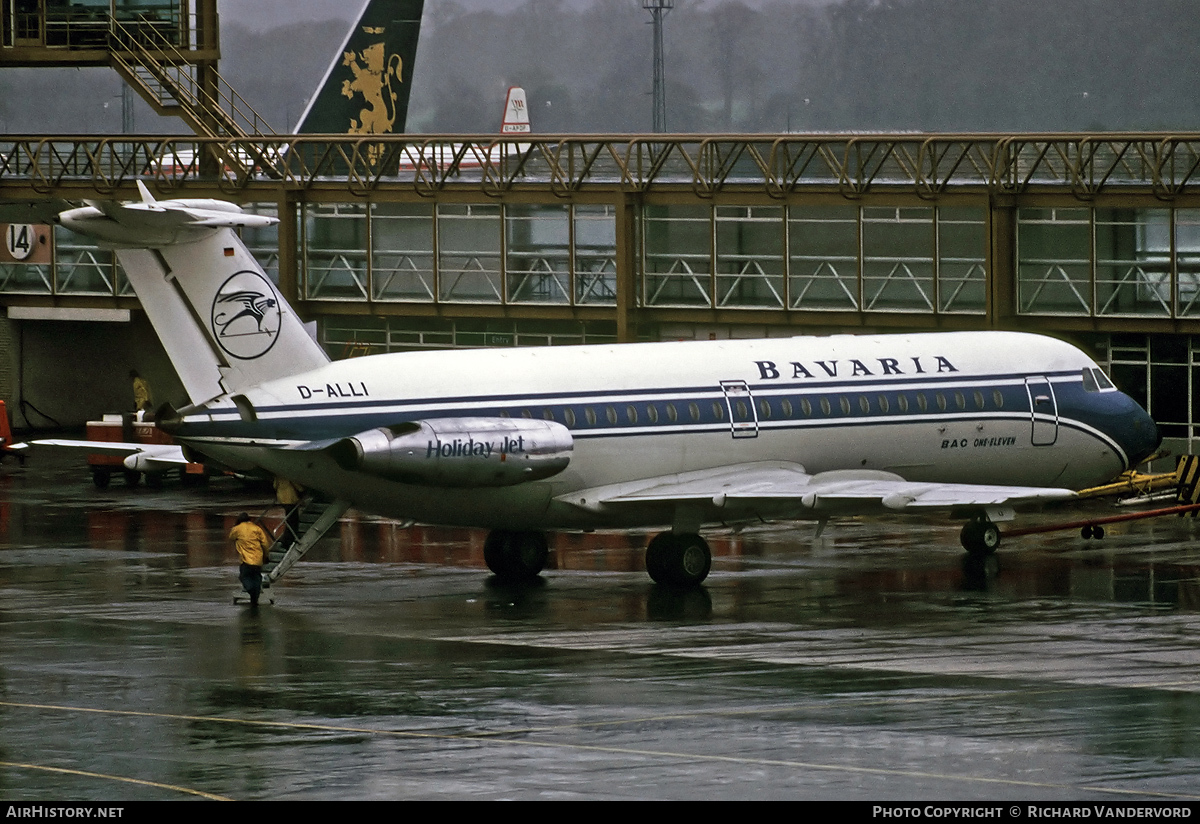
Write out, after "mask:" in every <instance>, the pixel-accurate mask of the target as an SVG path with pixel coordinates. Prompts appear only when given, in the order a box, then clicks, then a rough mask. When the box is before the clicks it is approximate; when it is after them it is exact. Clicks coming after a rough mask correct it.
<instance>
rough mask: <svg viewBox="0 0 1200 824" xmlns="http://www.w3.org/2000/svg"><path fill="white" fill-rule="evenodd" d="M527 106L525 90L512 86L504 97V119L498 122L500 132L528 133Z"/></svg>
mask: <svg viewBox="0 0 1200 824" xmlns="http://www.w3.org/2000/svg"><path fill="white" fill-rule="evenodd" d="M529 132H530V127H529V106H528V105H527V103H526V101H525V90H524V89H522V88H521V87H520V86H512V87H510V88H509V90H508V96H507V97H506V98H505V99H504V120H503V122H502V123H501V124H500V133H501V134H529Z"/></svg>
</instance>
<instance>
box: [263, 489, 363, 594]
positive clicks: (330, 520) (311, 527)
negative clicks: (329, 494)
mask: <svg viewBox="0 0 1200 824" xmlns="http://www.w3.org/2000/svg"><path fill="white" fill-rule="evenodd" d="M349 508H350V502H349V501H340V500H339V501H333V502H332V503H330V502H328V501H318V500H315V499H314V498H312V497H311V496H306V497H304V498H301V499H300V502H299V503H297V504H295V505H293V506H292V507H289V508H288V509H287V514H286V516H285V517H284V520H283V525H282V528H281V529H280V530H279V531H278V533H277V534H276V535H275V541H274V543H272V544H271V547H270V550H269V551H268V559H267V563H266V564H264V565H263V588H264V589H266V588H268V587H270V586H271V584H273V583H275V582H276V581H278V580H279V579H280V578H282V577H283V575H284V574H285V573H286V572H287V571H288V570H289V569H291V568H292V566H293V565H294V564H295V563H296V562H297V561H299V560H300V559H301V558H303V557H304V554H305V553H307V552H308V551H309V550H310V549H312V547H313V546H314V545H315V544H316V543H317V541H319V540H321V538H323V537H324V536H325V533H326V532H328V531H329V530H330V529H331V528H332V527H333V525H334V524H336V523H337V522H338V519H339V518H341V517H342V515H343V514H344V513H345V512H346V510H347V509H349ZM293 520H294V521H295V526H293Z"/></svg>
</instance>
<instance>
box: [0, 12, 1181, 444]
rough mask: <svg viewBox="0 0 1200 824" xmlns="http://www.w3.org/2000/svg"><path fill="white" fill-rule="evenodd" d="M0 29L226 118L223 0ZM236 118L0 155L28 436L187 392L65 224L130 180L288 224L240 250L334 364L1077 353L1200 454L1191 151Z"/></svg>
mask: <svg viewBox="0 0 1200 824" xmlns="http://www.w3.org/2000/svg"><path fill="white" fill-rule="evenodd" d="M0 5H2V6H3V9H4V20H5V23H4V29H3V38H4V39H3V43H2V46H0V67H2V66H4V65H6V64H7V65H37V64H38V61H39V60H41V61H44V64H45V65H71V64H72V63H71V62H70V61H71V60H85V59H86V60H93V61H103V64H104V65H113V66H114V67H116V68H117V70H118V71H122V72H123V76H124V75H126V74H127V75H128V77H130V78H133V79H132V80H131V81H130V82H131V83H133V82H134V81H135V80H136V79H137V78H143V80H145V78H148V77H158V80H157V81H156V82H159V83H162V77H164V76H166V75H167V74H168V73H167V72H165V71H163V70H162V69H161V68H160V69H155V68H153V67H151V68H147V66H148V65H151V63H152V61H154V60H157V61H158V65H159V66H160V67H161V66H168V67H177V68H178V67H183V68H184V69H186V76H187V77H189V78H192V79H193V80H194V81H195V83H196V84H198V86H197V88H201V89H209V90H211V92H201V93H198V94H197V99H200V100H203V99H220V100H226V101H232V100H234V98H233V97H232V96H231V94H230V93H229V92H226V91H225V90H224V88H223V86H222V81H221V80H220V76H219V74H218V73H217V71H216V56H217V52H216V47H215V44H216V40H215V37H216V35H215V31H216V29H215V27H216V10H215V0H195V2H194V3H193V4H191V6H189V4H188V3H187V2H186V1H185V2H182V3H181V2H179V1H178V0H176V2H169V0H163V2H161V3H159V4H158V5H156V6H154V12H155V13H154V15H153V16H152V17H148V16H147V15H146V14H145V12H146V10H147V9H148V8H149V6H148V4H146V3H138V4H136V8H135V4H132V3H129V4H125V3H121V2H115V0H105V2H101V3H81V2H73V3H70V4H67V5H65V6H57V5H55V6H52V5H51V4H48V3H44V2H41V1H40V0H2V2H0ZM151 5H152V4H151ZM193 6H194V7H193ZM160 7H161V8H160ZM63 8H66V9H69V10H71V11H70V14H69V19H66V20H65V21H64V20H61V19H59V18H58V17H55V15H56V14H58V13H59V11H60V10H61V9H63ZM84 9H89V10H90V11H89V14H90V15H91V16H86V15H83V12H82V11H81V10H84ZM76 12H78V14H76ZM124 12H128V15H132V16H130V17H129V19H127V20H121V19H120V18H121V17H122V14H123V13H124ZM134 12H136V15H135V14H133V13H134ZM31 14H32V15H34V16H33V17H30V15H31ZM31 20H35V21H36V25H35V23H34V22H30V21H31ZM97 21H99V22H97ZM131 21H132V22H131ZM149 21H153V25H151V24H150V22H149ZM101 31H102V32H103V37H101V36H99V34H97V32H101ZM164 39H165V40H167V41H170V46H171V49H174V50H176V51H175V52H173V53H172V55H171V56H170V58H169V59H167V57H165V56H164V55H165V54H166V53H167V47H166V44H164V43H163V40H164ZM114 53H116V56H115V57H114ZM52 61H57V62H52ZM122 61H123V62H124V64H126V65H127V67H128V68H127V69H126V70H124V71H123V70H122V69H121V68H119V64H120V63H122ZM99 64H100V63H99V62H95V63H90V64H88V65H99ZM145 85H147V83H145V82H143V86H145ZM138 90H139V92H140V93H142V94H143V95H146V94H147V93H148V92H147V91H146V90H145V89H144V88H139V89H138ZM186 92H187V90H186V89H184V90H182V91H173V92H172V93H171V94H174V95H176V97H178V98H180V99H181V100H182V98H184V97H185V96H186ZM158 94H159V95H160V99H162V95H161V92H159V93H158ZM205 95H208V98H206V97H205ZM168 96H169V95H168ZM176 102H178V101H173V102H172V104H171V105H175V103H176ZM183 103H184V104H186V101H183ZM164 108H168V106H166V105H165V104H164ZM182 108H185V109H186V108H187V106H186V105H182ZM222 111H224V112H225V114H213V113H212V112H211V111H208V109H205V108H204V107H199V108H197V109H196V110H195V111H193V112H192V113H191V114H190V115H187V116H185V120H188V122H189V124H190V125H193V128H194V130H195V131H196V133H197V134H196V136H187V137H178V138H162V137H156V138H147V137H138V136H132V135H113V136H107V137H60V136H53V135H37V136H22V137H11V136H9V137H0V223H4V226H3V228H4V231H5V237H6V244H5V246H4V248H3V249H0V306H3V308H4V314H5V317H4V318H3V319H0V348H2V349H3V351H5V352H7V353H9V354H8V355H7V356H6V359H5V362H4V363H3V364H0V397H3V399H5V400H6V401H7V402H8V405H9V408H10V409H12V410H23V411H22V413H21V414H22V415H24V419H20V418H18V419H17V420H16V421H15V422H16V423H17V425H22V426H23V425H26V424H29V425H33V426H49V425H52V423H51V421H49V420H46V418H49V419H52V421H53V422H57V423H61V424H64V425H68V424H78V423H80V422H82V421H83V420H84V419H86V418H87V417H88V416H94V415H97V414H99V413H100V412H103V411H113V409H119V408H123V407H124V406H127V405H128V400H127V399H126V395H128V386H127V383H128V382H127V380H126V379H125V378H124V376H125V375H126V374H127V373H128V371H129V369H130V368H137V369H139V370H140V371H141V372H142V373H143V374H148V375H150V376H151V377H152V380H153V381H154V382H155V384H156V387H158V386H161V387H162V388H161V389H157V388H156V394H159V393H161V394H165V395H170V394H171V393H173V392H178V391H179V390H178V384H177V381H175V379H174V378H173V376H172V375H171V374H170V365H169V363H168V362H167V360H166V357H165V355H164V354H163V353H162V351H161V348H160V347H159V345H158V343H157V340H156V338H155V336H154V334H153V331H152V330H151V329H150V326H149V324H148V323H147V322H146V321H145V318H144V316H142V315H141V313H140V312H139V309H138V303H137V299H136V297H135V296H134V295H133V294H132V291H131V290H130V288H129V286H128V284H127V282H126V281H125V279H124V277H123V274H122V272H121V271H120V267H119V266H118V265H117V264H116V261H115V257H114V256H113V254H112V253H111V252H109V251H106V250H103V249H98V248H96V247H94V246H92V245H89V244H88V243H87V242H86V241H83V240H81V239H79V238H76V237H73V236H72V235H71V234H70V233H69V232H66V231H65V230H62V229H61V228H58V227H55V226H54V225H53V223H52V221H51V219H50V216H51V215H52V214H53V213H54V211H55V210H56V209H58V208H65V205H66V204H73V203H76V202H79V201H82V200H84V199H104V198H124V199H135V198H136V197H137V190H136V185H135V184H136V181H139V180H140V181H142V182H144V183H146V184H147V185H148V186H149V187H150V189H151V190H152V191H153V192H154V193H155V195H156V196H157V197H160V198H169V197H173V196H177V197H216V198H224V199H229V200H233V201H235V202H238V203H241V204H242V205H243V206H244V207H246V208H248V209H252V210H254V211H256V212H260V213H264V214H271V215H275V216H277V217H278V218H279V219H280V222H279V223H278V224H277V226H275V227H274V228H272V229H271V230H260V231H257V232H255V233H253V234H248V235H247V236H246V237H245V240H246V242H247V244H248V246H249V247H250V248H251V249H252V250H253V251H254V252H255V253H256V255H257V256H258V258H259V260H260V262H262V264H263V266H264V268H265V269H266V270H267V271H268V273H269V274H270V275H271V276H272V277H273V278H275V279H276V281H277V283H278V285H279V287H280V289H281V291H282V293H283V294H284V296H285V297H286V298H287V299H288V301H289V302H290V303H292V305H293V306H294V307H295V308H296V310H297V311H298V312H300V313H301V314H302V315H303V317H304V318H305V319H306V320H309V321H312V322H313V323H314V324H315V334H317V335H318V336H319V340H320V341H321V342H322V343H323V344H324V345H325V347H326V348H327V350H328V351H329V353H330V355H331V356H333V357H344V356H351V355H355V354H362V353H364V352H370V353H378V352H384V351H398V350H407V349H420V348H441V347H478V346H531V345H532V346H542V345H562V344H576V343H600V342H623V341H634V340H667V339H708V338H725V337H758V336H789V335H802V334H822V335H823V334H835V333H840V332H853V333H903V332H908V331H923V330H948V329H1017V330H1025V331H1035V332H1041V333H1044V334H1048V335H1054V336H1059V337H1064V338H1067V339H1070V340H1071V341H1073V342H1074V343H1076V344H1079V345H1081V346H1082V347H1083V348H1085V349H1086V350H1087V351H1089V352H1090V353H1091V354H1092V355H1093V357H1095V359H1096V360H1097V361H1098V362H1099V363H1100V364H1101V365H1102V366H1104V367H1105V369H1106V370H1108V371H1109V373H1110V374H1111V375H1112V377H1113V379H1114V381H1115V382H1116V383H1117V384H1118V385H1119V386H1120V388H1122V389H1123V390H1125V391H1126V392H1128V393H1129V394H1131V395H1132V396H1133V397H1134V398H1136V399H1138V400H1139V401H1140V402H1142V403H1143V404H1144V405H1145V406H1146V407H1147V408H1148V409H1149V411H1150V412H1151V414H1152V415H1153V416H1154V417H1155V419H1156V420H1157V421H1158V422H1159V425H1160V426H1161V428H1162V430H1163V433H1164V435H1165V436H1166V441H1165V445H1166V446H1167V447H1168V448H1170V449H1171V450H1172V451H1173V452H1175V453H1176V454H1180V453H1185V452H1189V451H1193V450H1194V448H1195V445H1194V444H1193V439H1195V438H1200V187H1198V184H1200V134H1071V135H1020V134H998V135H934V134H921V135H916V134H902V135H879V134H871V135H799V134H788V135H601V136H597V135H588V136H565V135H552V136H551V135H538V134H537V133H536V124H535V132H534V133H532V134H522V135H508V136H498V135H485V136H478V135H476V136H472V135H455V136H446V135H441V136H436V135H433V136H431V135H404V134H371V135H369V136H367V135H361V134H345V135H340V136H339V135H331V134H325V135H299V136H292V135H288V136H279V135H275V134H273V133H269V132H265V131H264V130H263V129H262V128H261V126H262V124H260V123H256V122H254V120H253V118H252V117H248V116H246V114H245V111H244V110H242V111H241V114H240V117H241V119H240V120H239V119H238V118H237V117H234V115H233V114H231V112H236V111H238V107H237V105H232V104H231V105H227V106H226V107H225V109H222ZM176 113H178V112H176ZM189 118H190V119H189ZM193 121H194V123H193ZM227 121H228V122H227ZM22 210H23V211H22ZM21 215H25V217H23V218H22V217H21ZM157 399H158V400H166V399H169V398H168V397H159V398H157ZM28 405H32V408H31V407H30V406H28ZM14 417H16V415H14Z"/></svg>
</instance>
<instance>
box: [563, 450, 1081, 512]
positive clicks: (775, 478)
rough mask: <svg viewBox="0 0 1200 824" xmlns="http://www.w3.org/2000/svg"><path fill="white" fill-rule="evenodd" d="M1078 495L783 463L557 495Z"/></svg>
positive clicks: (735, 498) (969, 500)
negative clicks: (810, 469)
mask: <svg viewBox="0 0 1200 824" xmlns="http://www.w3.org/2000/svg"><path fill="white" fill-rule="evenodd" d="M1073 497H1075V493H1074V492H1072V491H1071V490H1069V489H1057V488H1051V487H1029V486H1003V485H999V484H950V483H918V482H913V481H907V480H905V479H904V478H903V477H901V476H900V475H896V474H895V473H892V472H883V471H879V470H869V469H862V470H859V469H848V470H835V471H831V472H820V473H817V474H815V475H810V474H808V473H807V472H805V471H804V467H802V466H800V465H799V464H794V463H788V462H784V461H772V462H764V463H752V464H738V465H734V466H726V467H719V468H714V469H707V470H700V471H698V472H687V473H681V474H678V475H664V476H660V477H657V478H646V479H644V480H641V481H636V482H633V483H625V484H615V485H613V486H608V487H595V488H592V489H587V490H582V491H579V492H573V493H569V494H567V495H563V496H559V498H558V500H560V501H563V502H565V503H570V504H572V505H574V506H577V507H581V508H583V509H588V510H591V511H600V510H604V509H607V508H610V507H619V506H623V505H635V504H640V505H650V504H660V505H663V504H678V503H711V504H712V505H713V506H715V507H726V506H730V505H735V506H736V505H744V506H753V505H754V504H756V503H771V504H781V503H787V502H789V501H790V502H794V503H796V504H798V505H799V506H800V507H801V508H802V509H804V510H817V511H819V510H838V511H846V512H855V511H861V512H871V511H880V510H881V509H882V510H892V511H905V510H914V511H915V510H925V509H953V508H958V507H999V506H1003V505H1011V504H1021V503H1031V502H1034V501H1051V500H1064V499H1067V498H1073Z"/></svg>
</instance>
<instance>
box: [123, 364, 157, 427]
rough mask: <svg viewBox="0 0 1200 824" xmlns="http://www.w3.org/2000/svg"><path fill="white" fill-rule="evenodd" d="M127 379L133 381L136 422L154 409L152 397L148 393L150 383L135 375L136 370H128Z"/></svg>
mask: <svg viewBox="0 0 1200 824" xmlns="http://www.w3.org/2000/svg"><path fill="white" fill-rule="evenodd" d="M129 379H130V380H131V381H133V409H134V411H135V412H139V413H141V414H139V415H138V420H139V421H140V420H143V419H144V417H145V416H146V415H147V414H148V413H150V412H152V411H153V409H154V396H153V395H152V394H151V393H150V382H149V381H148V380H146V379H145V378H143V377H142V376H141V375H139V374H138V373H137V370H136V369H130V370H129Z"/></svg>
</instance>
